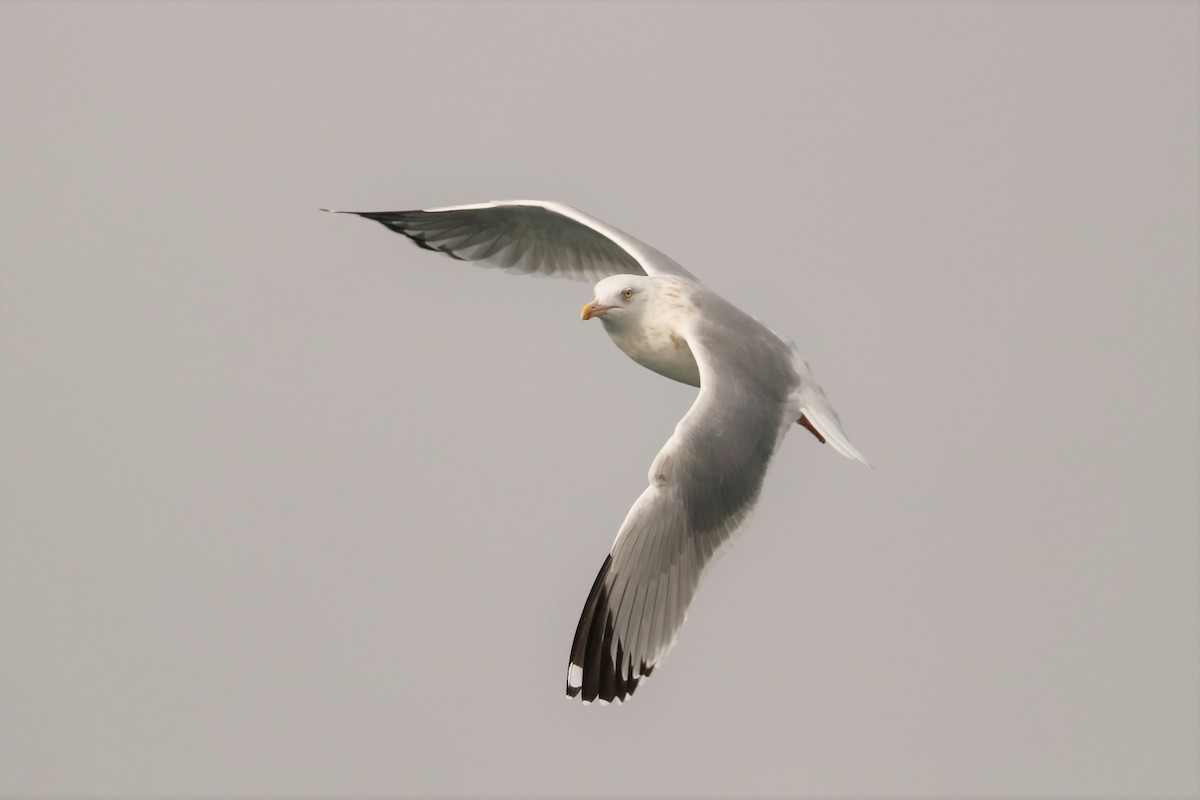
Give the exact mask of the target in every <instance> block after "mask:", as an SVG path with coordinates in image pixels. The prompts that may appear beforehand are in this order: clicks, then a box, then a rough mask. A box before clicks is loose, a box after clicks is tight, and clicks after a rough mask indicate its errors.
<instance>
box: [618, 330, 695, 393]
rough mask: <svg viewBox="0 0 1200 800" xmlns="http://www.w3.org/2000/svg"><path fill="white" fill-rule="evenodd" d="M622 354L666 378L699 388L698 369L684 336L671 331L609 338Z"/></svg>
mask: <svg viewBox="0 0 1200 800" xmlns="http://www.w3.org/2000/svg"><path fill="white" fill-rule="evenodd" d="M612 340H613V342H614V343H615V344H616V345H617V347H619V348H621V350H622V351H624V353H625V355H627V356H629V357H630V358H632V359H633V360H634V361H636V362H637V363H639V364H641V365H642V366H643V367H645V368H646V369H649V370H653V371H654V372H657V373H658V374H659V375H662V376H664V377H666V378H670V379H671V380H673V381H679V382H680V383H686V384H689V385H691V386H699V385H700V368H699V367H698V366H696V357H695V356H693V355H692V349H691V348H690V347H688V345H687V342H686V341H684V339H683V337H681V336H679V335H677V334H675V333H674V332H673V331H666V330H661V331H647V332H644V333H639V335H636V336H621V335H618V334H613V335H612Z"/></svg>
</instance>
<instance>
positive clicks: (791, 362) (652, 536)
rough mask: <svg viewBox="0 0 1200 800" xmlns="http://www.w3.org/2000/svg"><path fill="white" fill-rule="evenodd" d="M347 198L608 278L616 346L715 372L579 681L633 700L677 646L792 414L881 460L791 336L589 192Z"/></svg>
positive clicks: (546, 265) (427, 228) (530, 268)
mask: <svg viewBox="0 0 1200 800" xmlns="http://www.w3.org/2000/svg"><path fill="white" fill-rule="evenodd" d="M338 213H353V214H358V215H359V216H361V217H366V218H367V219H372V220H375V221H376V222H380V223H382V224H383V225H385V226H387V227H388V228H390V229H391V230H393V231H396V232H397V233H402V234H404V235H405V236H407V237H408V238H410V239H412V240H413V241H414V242H415V243H416V244H417V245H418V246H420V247H423V248H425V249H426V250H435V251H438V252H441V253H445V254H446V255H448V256H451V257H452V258H456V259H459V260H462V261H477V262H482V263H484V264H490V265H493V266H498V267H500V268H502V269H505V270H507V271H509V272H518V273H529V274H536V275H557V276H564V277H569V278H575V279H579V280H592V281H599V282H598V283H596V285H595V297H594V298H593V299H592V300H591V302H589V303H588V304H587V305H585V306H584V307H583V313H582V315H581V317H582V319H585V320H588V319H593V318H599V319H600V321H601V322H602V323H603V324H604V328H605V330H606V331H607V332H608V335H609V336H610V337H612V340H613V342H614V343H615V344H616V345H617V347H619V348H621V350H622V351H624V352H625V354H626V355H628V356H629V357H630V358H632V359H633V360H634V361H636V362H637V363H639V364H641V365H642V366H644V367H646V368H647V369H650V370H653V371H655V372H657V373H659V374H660V375H664V376H666V377H668V378H671V379H672V380H676V381H681V382H682V383H686V384H690V385H692V386H698V387H700V392H699V393H698V395H697V396H696V400H695V402H694V403H693V404H692V407H691V409H690V410H689V411H688V412H687V414H686V415H684V417H683V419H682V420H680V421H679V424H678V425H676V426H675V433H674V435H673V436H671V438H670V439H668V440H667V443H666V444H665V445H664V446H663V448H662V450H661V451H659V453H658V456H657V457H656V458H655V459H654V462H653V463H652V464H651V465H650V474H649V483H650V485H649V486H648V487H647V488H646V490H645V491H644V492H642V494H641V496H640V497H638V499H637V500H636V501H635V502H634V504H633V507H632V508H631V509H630V510H629V514H628V516H626V518H625V522H624V523H623V524H622V525H621V527H620V529H619V530H618V532H617V538H616V541H615V542H614V543H613V546H612V551H611V552H610V553H609V555H608V558H606V559H605V561H604V566H602V567H601V568H600V573H599V574H598V575H597V576H596V580H595V583H594V584H593V585H592V590H591V592H590V593H589V594H588V598H587V602H586V603H584V607H583V614H582V615H581V616H580V618H579V625H578V627H577V628H576V630H575V639H574V642H573V643H572V645H571V656H570V663H569V665H568V667H567V694H568V695H569V696H571V697H575V696H578V695H580V694H582V696H583V700H584V702H591V701H592V700H596V699H599V700H600V701H601V702H611V701H622V700H624V699H625V698H626V697H628V696H629V695H630V694H632V693H633V691H634V689H636V688H637V685H638V682H639V681H640V680H641V679H642V678H645V677H647V676H649V675H650V673H651V672H652V671H653V670H654V668H655V667H656V666H657V665H658V664H659V663H660V662H661V661H662V660H663V658H664V657H665V656H666V654H667V651H669V650H670V649H671V646H672V645H673V644H674V643H675V639H676V637H677V636H678V634H679V629H680V627H681V626H682V625H683V621H684V619H685V617H686V615H687V607H688V604H689V603H690V602H691V600H692V596H693V595H694V594H695V592H696V586H697V585H698V584H699V582H700V579H701V577H702V576H703V574H704V572H705V571H706V570H707V568H708V567H709V565H711V564H712V562H713V559H714V558H715V557H716V556H717V555H718V554H719V553H720V552H721V551H722V550H723V549H724V548H725V547H726V546H728V545H729V544H730V542H731V540H732V538H733V536H734V534H735V532H737V530H738V528H739V526H740V525H741V524H742V522H743V521H744V520H745V519H746V517H747V515H748V514H749V513H750V510H751V509H752V507H753V506H754V504H755V502H756V501H757V500H758V495H759V492H760V490H761V488H762V483H763V477H764V475H765V474H766V471H767V465H768V463H769V462H770V460H771V456H772V455H773V454H774V453H775V450H776V448H778V447H779V443H780V442H781V441H782V440H783V435H784V434H785V433H786V432H787V431H788V430H789V429H790V427H791V425H792V424H793V423H799V424H801V425H803V426H804V427H806V428H807V429H808V430H809V431H811V432H812V434H813V435H814V436H816V437H817V439H818V440H819V441H821V442H822V443H828V444H829V445H830V446H831V447H832V448H833V449H834V450H836V451H837V452H838V453H841V454H842V455H843V456H846V457H847V458H852V459H855V460H857V461H861V462H863V463H864V464H866V463H867V460H866V459H865V458H863V456H862V454H861V453H859V452H858V450H856V449H855V448H854V446H853V445H852V444H850V440H849V439H847V438H846V434H845V433H844V432H843V431H842V425H841V422H840V420H839V419H838V415H837V414H836V413H835V412H834V410H833V408H832V406H830V404H829V401H828V400H827V399H826V398H825V393H824V391H822V390H821V387H820V386H818V385H817V383H816V381H815V380H814V378H813V375H812V372H811V371H810V370H809V368H808V364H807V363H805V361H804V360H803V359H802V358H800V356H799V355H798V353H797V352H796V348H795V346H794V345H793V344H792V343H791V342H790V341H786V340H784V339H782V338H780V337H779V335H777V334H776V333H774V332H773V331H771V330H770V329H768V328H767V327H765V326H764V325H763V324H762V323H760V322H759V321H758V320H756V319H754V318H753V317H751V316H750V315H748V314H746V313H744V312H742V311H740V310H739V309H737V308H735V307H734V306H733V305H732V304H730V303H729V302H728V301H727V300H725V299H724V298H723V297H721V296H720V295H718V294H716V293H715V292H713V291H712V290H710V289H708V288H707V287H705V286H704V284H702V283H700V281H698V280H697V279H696V278H695V276H693V275H692V274H691V273H690V272H688V271H687V270H685V269H684V268H683V267H681V266H679V264H677V263H675V262H674V261H673V260H671V259H670V258H668V257H667V256H665V255H663V254H662V253H660V252H658V251H657V250H655V249H654V248H652V247H650V246H648V245H646V244H643V243H642V242H639V241H638V240H637V239H634V238H633V237H632V236H629V235H628V234H625V233H622V232H621V231H619V230H617V229H616V228H613V227H611V226H609V225H606V224H605V223H603V222H600V221H599V220H597V219H594V218H592V217H589V216H587V215H586V214H583V213H582V212H580V211H577V210H576V209H574V208H571V207H569V206H566V205H563V204H561V203H553V202H544V201H539V200H510V201H504V202H495V203H480V204H475V205H464V206H450V207H446V208H431V209H425V210H421V211H384V212H338Z"/></svg>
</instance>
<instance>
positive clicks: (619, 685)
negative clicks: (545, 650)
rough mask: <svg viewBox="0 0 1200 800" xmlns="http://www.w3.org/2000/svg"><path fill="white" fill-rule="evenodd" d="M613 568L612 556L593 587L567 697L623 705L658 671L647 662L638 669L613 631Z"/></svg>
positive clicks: (581, 624) (578, 633)
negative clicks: (639, 684)
mask: <svg viewBox="0 0 1200 800" xmlns="http://www.w3.org/2000/svg"><path fill="white" fill-rule="evenodd" d="M611 569H612V555H609V556H608V558H607V559H605V561H604V566H602V567H601V568H600V572H599V573H598V574H597V575H596V581H595V583H593V584H592V590H591V592H590V593H589V594H588V599H587V602H586V603H584V605H583V613H582V614H581V615H580V617H579V625H578V627H576V629H575V640H574V641H573V642H572V643H571V661H570V664H569V666H568V668H567V697H579V696H580V695H581V694H582V695H583V697H582V700H583V702H584V703H591V702H593V701H595V700H599V701H600V702H601V703H612V702H617V703H620V702H622V701H624V700H626V699H627V698H628V697H629V696H630V695H632V694H633V692H634V690H635V689H637V687H638V682H639V681H641V679H642V678H643V677H646V676H647V675H649V674H650V672H651V671H652V670H653V669H654V667H652V666H649V665H647V664H646V663H645V662H640V664H639V666H640V669H636V668H635V666H634V664H633V662H632V659H631V658H630V655H629V653H628V652H627V651H626V649H625V643H624V642H622V641H621V640H620V638H618V637H617V634H616V631H614V630H613V621H614V620H613V614H614V613H615V609H613V608H610V607H609V600H610V598H609V593H608V578H609V572H610V570H611ZM614 649H615V652H614ZM639 661H640V659H639Z"/></svg>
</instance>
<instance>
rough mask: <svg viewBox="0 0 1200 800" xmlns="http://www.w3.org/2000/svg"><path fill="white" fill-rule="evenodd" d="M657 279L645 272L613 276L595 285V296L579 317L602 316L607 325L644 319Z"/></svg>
mask: <svg viewBox="0 0 1200 800" xmlns="http://www.w3.org/2000/svg"><path fill="white" fill-rule="evenodd" d="M653 289H654V281H653V280H652V279H651V278H648V277H646V276H645V275H610V276H609V277H607V278H605V279H604V280H602V281H600V282H599V283H597V284H596V286H595V287H594V291H595V292H596V297H595V299H593V300H592V301H591V302H590V303H588V304H587V305H585V306H584V307H583V311H582V312H581V313H580V315H579V318H580V319H583V320H587V319H591V318H592V317H600V321H601V322H603V323H605V324H606V325H626V324H629V323H632V322H635V321H637V320H638V319H640V318H641V316H642V312H643V311H644V310H645V308H646V305H647V301H648V299H649V295H650V294H651V292H652V291H653Z"/></svg>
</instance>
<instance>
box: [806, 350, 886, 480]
mask: <svg viewBox="0 0 1200 800" xmlns="http://www.w3.org/2000/svg"><path fill="white" fill-rule="evenodd" d="M796 369H797V370H798V371H799V372H800V390H799V399H800V411H801V413H802V416H801V417H800V420H797V421H798V422H799V421H801V420H807V421H808V425H807V427H808V428H809V429H810V430H812V431H813V432H814V433H816V434H817V437H818V438H820V439H823V440H824V441H825V442H826V443H827V444H828V445H829V446H830V447H832V448H833V449H834V450H836V451H837V452H838V453H840V454H841V455H843V456H845V457H846V458H849V459H853V460H854V461H861V462H862V463H864V464H866V465H867V466H868V467H871V469H874V468H875V467H873V466H872V465H871V462H870V461H867V459H866V456H864V455H863V454H862V453H860V452H858V448H856V447H855V446H854V445H852V444H850V438H849V437H848V436H846V432H845V431H843V430H842V421H841V420H840V419H839V418H838V415H837V412H836V411H834V410H833V406H832V405H831V404H830V403H829V398H827V397H826V396H825V390H824V389H822V388H821V385H820V384H818V383H817V380H816V378H815V377H813V374H812V370H811V369H810V368H809V366H808V363H807V362H806V361H804V360H803V359H801V358H797V359H796Z"/></svg>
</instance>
